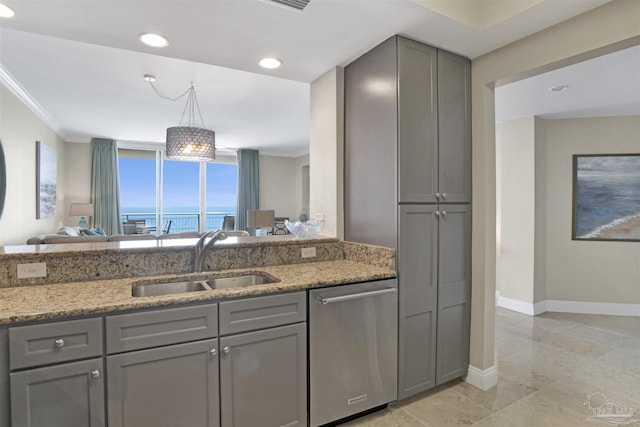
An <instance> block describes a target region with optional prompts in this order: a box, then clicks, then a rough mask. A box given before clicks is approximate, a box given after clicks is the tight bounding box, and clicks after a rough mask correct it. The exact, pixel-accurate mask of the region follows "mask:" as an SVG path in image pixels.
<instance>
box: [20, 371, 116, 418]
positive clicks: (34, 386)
mask: <svg viewBox="0 0 640 427" xmlns="http://www.w3.org/2000/svg"><path fill="white" fill-rule="evenodd" d="M102 371H103V369H102V359H101V358H100V359H92V360H85V361H81V362H73V363H65V364H62V365H55V366H48V367H45V368H37V369H29V370H26V371H21V372H13V373H11V374H10V383H11V425H12V427H70V426H73V427H102V426H104V425H105V417H104V412H105V411H104V380H103V375H102Z"/></svg>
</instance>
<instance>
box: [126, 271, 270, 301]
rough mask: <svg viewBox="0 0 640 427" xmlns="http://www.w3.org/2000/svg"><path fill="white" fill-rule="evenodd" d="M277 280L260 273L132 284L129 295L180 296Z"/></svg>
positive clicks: (263, 283) (264, 283)
mask: <svg viewBox="0 0 640 427" xmlns="http://www.w3.org/2000/svg"><path fill="white" fill-rule="evenodd" d="M278 281H279V280H278V279H276V278H275V277H273V276H270V275H268V274H266V273H262V272H252V273H249V274H244V275H235V276H222V277H215V278H209V279H205V280H188V281H179V280H176V281H168V282H159V283H148V282H142V283H137V284H136V283H134V284H133V286H132V287H131V295H132V296H134V297H151V296H158V295H172V294H182V293H186V292H199V291H210V290H213V289H228V288H238V287H244V286H252V285H266V284H268V283H276V282H278Z"/></svg>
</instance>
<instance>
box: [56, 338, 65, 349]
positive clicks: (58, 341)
mask: <svg viewBox="0 0 640 427" xmlns="http://www.w3.org/2000/svg"><path fill="white" fill-rule="evenodd" d="M56 347H58V348H62V347H64V340H63V339H62V338H58V339H57V340H56Z"/></svg>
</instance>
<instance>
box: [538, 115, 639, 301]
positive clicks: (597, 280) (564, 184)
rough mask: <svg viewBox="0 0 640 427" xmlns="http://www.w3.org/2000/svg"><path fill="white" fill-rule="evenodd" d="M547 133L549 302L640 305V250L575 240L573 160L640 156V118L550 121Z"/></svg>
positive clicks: (627, 245) (623, 244)
mask: <svg viewBox="0 0 640 427" xmlns="http://www.w3.org/2000/svg"><path fill="white" fill-rule="evenodd" d="M545 131H546V141H547V156H546V158H547V178H548V185H547V187H546V190H547V211H546V212H547V215H546V217H547V230H546V238H547V245H546V247H547V251H546V255H547V257H546V264H547V274H546V298H547V299H549V300H562V301H587V302H609V303H623V304H625V303H626V304H640V244H638V243H634V242H590V241H580V240H571V220H572V200H573V199H572V198H573V187H572V185H573V182H572V181H573V178H572V173H573V172H572V171H573V166H572V156H573V155H574V154H603V153H606V154H617V153H640V117H638V116H633V117H615V118H595V119H592V118H591V119H573V120H546V121H545ZM639 191H640V189H639Z"/></svg>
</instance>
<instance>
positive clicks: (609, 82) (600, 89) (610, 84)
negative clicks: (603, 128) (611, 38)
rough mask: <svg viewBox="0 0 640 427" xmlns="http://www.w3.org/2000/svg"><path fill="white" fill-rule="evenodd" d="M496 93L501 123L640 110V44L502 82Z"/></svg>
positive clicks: (618, 113)
mask: <svg viewBox="0 0 640 427" xmlns="http://www.w3.org/2000/svg"><path fill="white" fill-rule="evenodd" d="M564 85H566V86H568V89H566V90H563V91H560V92H553V91H550V90H549V89H550V88H552V87H558V86H564ZM495 96H496V104H495V105H496V121H497V122H498V123H502V122H508V121H510V120H517V119H521V118H525V117H532V116H539V117H542V118H545V119H570V118H584V117H607V116H626V115H640V46H635V47H632V48H628V49H624V50H621V51H618V52H614V53H611V54H609V55H605V56H600V57H597V58H594V59H591V60H588V61H584V62H580V63H578V64H574V65H570V66H568V67H564V68H560V69H557V70H554V71H552V72H549V73H544V74H540V75H537V76H534V77H531V78H528V79H525V80H521V81H517V82H515V83H511V84H508V85H505V86H501V87H498V88H496V91H495Z"/></svg>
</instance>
